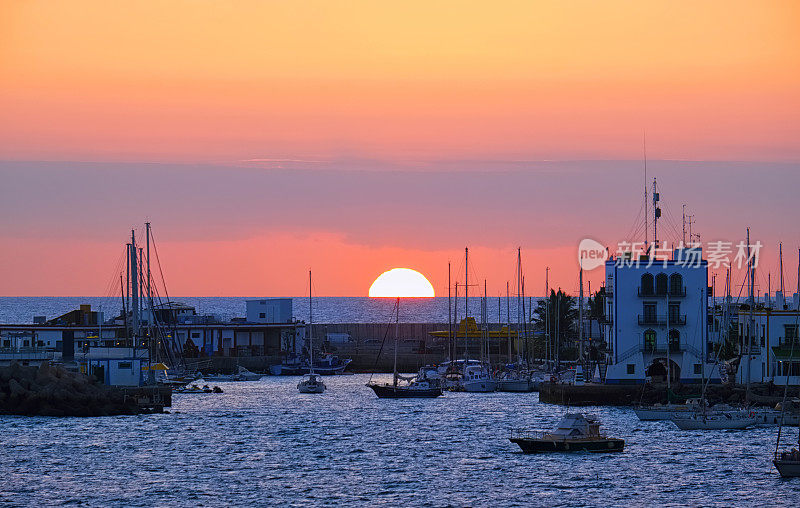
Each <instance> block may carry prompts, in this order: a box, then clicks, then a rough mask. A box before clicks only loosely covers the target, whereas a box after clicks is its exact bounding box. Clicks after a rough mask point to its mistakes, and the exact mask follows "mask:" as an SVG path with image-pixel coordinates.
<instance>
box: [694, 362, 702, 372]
mask: <svg viewBox="0 0 800 508" xmlns="http://www.w3.org/2000/svg"><path fill="white" fill-rule="evenodd" d="M701 372H703V364H701V363H695V364H694V373H695V374H700V373H701Z"/></svg>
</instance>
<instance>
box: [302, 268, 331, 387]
mask: <svg viewBox="0 0 800 508" xmlns="http://www.w3.org/2000/svg"><path fill="white" fill-rule="evenodd" d="M311 288H312V285H311V270H309V271H308V344H309V347H308V351H309V355H310V358H309V363H310V364H311V370H310V371H309V373H308V375H305V376H303V379H301V380H300V382H299V383H297V389H298V390H299V391H300V393H322V392H324V391H325V383H323V382H322V379H320V377H319V376H318V375H317V374H315V373H314V333H313V332H314V321H313V319H312V316H313V313H312V312H311V311H312V306H311Z"/></svg>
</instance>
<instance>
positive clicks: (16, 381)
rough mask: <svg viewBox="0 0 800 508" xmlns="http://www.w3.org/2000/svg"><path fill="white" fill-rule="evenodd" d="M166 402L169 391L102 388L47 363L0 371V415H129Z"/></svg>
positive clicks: (76, 373)
mask: <svg viewBox="0 0 800 508" xmlns="http://www.w3.org/2000/svg"><path fill="white" fill-rule="evenodd" d="M151 392H152V393H151ZM170 402H171V401H170V397H169V388H166V390H162V389H159V388H151V389H149V390H148V389H147V388H138V387H137V388H120V387H114V386H106V385H103V384H99V383H97V382H96V381H95V380H94V379H92V378H90V377H88V376H86V375H84V374H80V373H78V372H71V371H68V370H66V369H64V368H63V367H60V366H55V365H51V364H50V363H49V362H42V364H41V365H39V366H38V367H27V366H22V365H19V364H18V363H12V364H11V365H10V366H8V367H0V414H15V415H26V416H110V415H121V414H124V415H131V414H138V413H140V412H143V411H153V410H156V409H158V408H163V406H165V405H170Z"/></svg>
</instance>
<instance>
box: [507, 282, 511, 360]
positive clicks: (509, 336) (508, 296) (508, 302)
mask: <svg viewBox="0 0 800 508" xmlns="http://www.w3.org/2000/svg"><path fill="white" fill-rule="evenodd" d="M506 342H507V343H508V363H511V295H510V294H509V290H508V281H506Z"/></svg>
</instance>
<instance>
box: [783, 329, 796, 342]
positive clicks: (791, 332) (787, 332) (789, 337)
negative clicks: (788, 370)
mask: <svg viewBox="0 0 800 508" xmlns="http://www.w3.org/2000/svg"><path fill="white" fill-rule="evenodd" d="M783 336H784V341H783V342H784V344H786V345H791V344H792V343H793V342H794V343H795V344H796V343H797V325H783Z"/></svg>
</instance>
